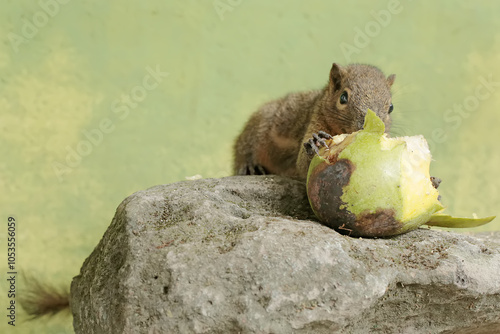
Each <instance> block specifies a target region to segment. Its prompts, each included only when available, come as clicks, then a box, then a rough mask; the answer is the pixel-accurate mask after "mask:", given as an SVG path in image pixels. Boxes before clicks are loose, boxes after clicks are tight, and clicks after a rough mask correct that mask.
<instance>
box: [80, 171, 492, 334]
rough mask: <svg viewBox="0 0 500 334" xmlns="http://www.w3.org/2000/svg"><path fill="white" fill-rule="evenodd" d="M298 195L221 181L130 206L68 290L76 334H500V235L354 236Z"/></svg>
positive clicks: (279, 187) (283, 183)
mask: <svg viewBox="0 0 500 334" xmlns="http://www.w3.org/2000/svg"><path fill="white" fill-rule="evenodd" d="M304 189H305V185H304V184H303V183H300V182H297V181H292V180H289V179H285V178H281V177H275V176H273V177H264V176H261V177H257V176H256V177H229V178H224V179H207V180H198V181H186V182H180V183H176V184H171V185H164V186H157V187H154V188H151V189H148V190H145V191H141V192H138V193H135V194H133V195H132V196H130V197H128V198H127V199H125V200H124V201H123V203H122V204H121V205H120V206H119V207H118V209H117V212H116V215H115V217H114V219H113V222H112V224H111V226H110V227H109V228H108V230H107V232H106V233H105V234H104V237H103V238H102V240H101V242H100V243H99V245H98V246H97V247H96V248H95V250H94V252H93V253H92V254H91V255H90V257H89V258H88V259H87V260H86V261H85V263H84V265H83V267H82V269H81V273H80V275H79V276H77V277H75V279H74V280H73V283H72V287H71V293H72V305H71V307H72V312H73V315H74V326H75V331H76V333H287V334H288V333H337V332H338V333H457V334H459V333H460V334H466V333H467V334H470V333H500V241H499V240H500V234H491V235H486V236H468V235H460V234H455V233H451V232H442V231H437V230H428V229H419V230H416V231H413V232H410V233H407V234H405V235H401V236H398V237H393V238H390V239H358V238H351V237H348V236H343V235H340V234H338V233H337V232H335V231H333V230H331V229H329V228H328V227H325V226H322V225H320V224H319V223H317V222H316V221H315V220H314V217H313V216H312V214H311V211H310V209H309V206H308V202H307V198H306V195H305V192H304Z"/></svg>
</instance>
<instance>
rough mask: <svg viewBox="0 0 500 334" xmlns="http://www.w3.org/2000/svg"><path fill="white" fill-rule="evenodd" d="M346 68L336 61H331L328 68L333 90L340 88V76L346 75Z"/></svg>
mask: <svg viewBox="0 0 500 334" xmlns="http://www.w3.org/2000/svg"><path fill="white" fill-rule="evenodd" d="M346 74H347V73H346V70H345V69H344V68H343V67H342V66H340V65H339V64H337V63H333V65H332V69H331V70H330V85H331V86H333V88H334V89H335V90H339V89H340V88H342V78H343V77H344V76H345V75H346Z"/></svg>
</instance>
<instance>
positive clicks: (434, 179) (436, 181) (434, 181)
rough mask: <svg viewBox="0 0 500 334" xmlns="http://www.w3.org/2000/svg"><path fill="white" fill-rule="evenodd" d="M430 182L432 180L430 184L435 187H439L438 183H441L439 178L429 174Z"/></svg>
mask: <svg viewBox="0 0 500 334" xmlns="http://www.w3.org/2000/svg"><path fill="white" fill-rule="evenodd" d="M431 182H432V186H433V187H434V188H436V189H437V188H438V187H439V185H440V184H441V179H440V178H437V177H434V176H431Z"/></svg>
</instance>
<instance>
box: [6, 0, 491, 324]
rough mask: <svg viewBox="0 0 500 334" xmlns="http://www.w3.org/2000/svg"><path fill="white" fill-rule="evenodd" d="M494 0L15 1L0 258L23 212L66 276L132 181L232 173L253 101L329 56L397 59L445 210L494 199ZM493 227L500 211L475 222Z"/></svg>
mask: <svg viewBox="0 0 500 334" xmlns="http://www.w3.org/2000/svg"><path fill="white" fill-rule="evenodd" d="M499 11H500V3H499V2H494V1H481V2H473V1H453V2H452V1H446V2H445V1H440V2H437V1H411V0H401V1H394V0H391V1H373V0H372V1H368V0H364V1H349V2H347V1H326V0H324V1H319V0H311V1H298V0H293V1H292V0H287V1H272V2H271V1H264V0H253V1H250V0H216V1H212V0H207V1H200V0H196V1H195V0H182V1H181V0H151V1H139V0H137V1H132V0H127V1H124V0H121V1H118V0H109V1H97V0H80V1H77V0H72V1H71V0H64V1H63V0H42V1H40V2H37V1H27V0H23V1H3V2H2V3H1V4H0V38H1V42H2V43H1V47H0V127H1V131H0V140H1V145H0V154H1V156H2V162H1V163H0V182H1V185H2V188H1V189H2V191H1V193H0V203H1V204H0V205H1V209H2V210H1V211H2V217H3V218H2V219H3V220H4V221H5V223H4V224H2V226H4V227H3V228H2V229H1V230H0V238H1V240H0V245H2V246H1V248H2V251H1V252H0V268H1V269H2V270H1V271H2V272H6V271H7V269H6V266H5V263H6V262H7V260H6V245H5V240H6V233H7V229H6V221H7V217H8V215H14V216H15V217H16V219H17V221H18V235H17V239H18V244H17V246H18V259H17V261H18V267H19V269H22V270H24V271H26V272H30V273H34V274H35V275H39V276H40V277H41V278H42V279H43V280H47V281H49V282H53V283H56V284H62V285H67V284H69V282H70V280H71V278H72V277H73V276H75V275H76V274H78V271H79V268H80V266H81V264H82V263H83V260H84V259H85V258H86V257H87V256H88V255H89V254H90V252H91V251H92V249H93V248H94V247H95V245H96V244H97V243H98V241H99V240H100V237H101V236H102V234H103V233H104V231H105V230H106V228H107V226H108V225H109V223H110V221H111V219H112V217H113V214H114V210H115V208H116V207H117V205H118V204H119V203H120V202H121V201H122V200H123V199H124V198H125V197H126V196H128V195H130V194H132V193H133V192H135V191H138V190H142V189H145V188H148V187H151V186H154V185H157V184H165V183H171V182H176V181H180V180H184V179H185V177H187V176H193V175H196V174H200V175H202V176H203V177H222V176H226V175H229V174H230V170H231V169H230V164H231V146H232V141H233V138H234V137H235V136H236V135H237V134H238V132H239V130H240V129H241V128H242V126H243V124H244V122H245V120H246V119H247V118H248V116H249V115H250V114H251V113H252V112H253V111H254V110H256V108H258V107H259V105H261V104H262V103H264V102H266V101H268V100H270V99H273V98H277V97H280V96H282V95H283V94H286V93H287V92H291V91H296V90H305V89H313V88H319V87H321V86H322V85H323V84H324V83H326V81H327V78H328V71H329V69H330V67H331V64H332V62H339V63H341V64H347V63H350V62H363V63H370V64H374V65H377V66H379V67H380V68H381V69H382V70H383V71H384V72H385V73H386V74H391V73H396V74H397V79H396V83H395V85H394V89H393V92H394V105H395V111H394V127H393V134H394V135H412V134H423V135H424V136H425V137H426V138H427V139H428V140H429V142H430V143H431V147H432V152H433V156H434V161H433V166H432V174H433V175H436V176H439V177H441V178H442V179H443V183H442V185H441V187H440V192H441V194H442V195H443V202H444V203H445V204H446V205H447V206H448V211H449V212H450V213H453V214H456V215H466V216H470V215H472V214H473V213H477V214H478V215H480V216H481V215H494V214H498V213H499V211H500V210H499V209H500V207H499V205H498V198H499V196H498V189H499V188H500V178H499V177H498V176H497V173H498V172H497V170H498V165H499V164H500V155H499V154H498V148H497V147H498V140H499V139H500V134H499V133H500V131H498V129H497V126H498V124H499V121H500V113H499V112H498V111H497V110H496V109H497V107H498V106H499V105H500V33H499V32H500V20H498V13H499ZM155 71H157V74H155V76H152V75H151V74H150V72H155ZM89 138H90V139H89ZM72 152H73V153H72ZM74 152H77V153H78V152H80V153H79V154H78V156H77V153H74ZM499 229H500V219H497V220H496V221H494V222H493V223H491V224H490V225H488V226H486V227H484V228H482V229H479V230H499ZM1 282H2V283H0V294H1V296H2V297H0V307H2V309H3V308H4V306H5V307H6V306H7V304H6V303H7V298H6V297H5V296H6V291H7V283H6V282H5V280H1ZM18 284H20V283H18ZM19 289H21V291H20V293H22V285H20V286H19ZM4 304H5V305H4ZM19 312H20V311H19ZM23 318H24V315H23V314H22V313H19V314H18V318H17V320H18V325H19V326H22V327H24V332H26V333H70V332H71V319H70V318H69V317H66V318H65V317H57V318H56V319H53V320H50V321H39V322H36V323H35V324H33V323H32V324H25V323H24V324H23V323H22V321H23ZM5 323H6V321H5V319H4V320H2V322H1V323H0V332H6V331H7V332H8V330H11V328H10V327H9V326H7V325H6V324H5ZM16 329H17V330H19V328H16ZM12 332H14V331H12Z"/></svg>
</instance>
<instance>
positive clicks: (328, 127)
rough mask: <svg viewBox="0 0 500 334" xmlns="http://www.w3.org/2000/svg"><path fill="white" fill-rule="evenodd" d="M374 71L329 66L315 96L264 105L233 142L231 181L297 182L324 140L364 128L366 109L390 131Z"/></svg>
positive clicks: (382, 83)
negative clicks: (270, 177)
mask: <svg viewBox="0 0 500 334" xmlns="http://www.w3.org/2000/svg"><path fill="white" fill-rule="evenodd" d="M395 78H396V75H395V74H391V75H389V76H388V77H385V75H384V74H383V73H382V71H381V70H379V69H378V68H377V67H375V66H371V65H364V64H351V65H348V66H345V67H342V66H340V65H338V64H336V63H334V64H333V65H332V68H331V70H330V77H329V81H328V84H327V85H326V86H325V87H324V88H323V89H320V90H314V91H306V92H298V93H291V94H288V95H286V96H285V97H283V98H280V99H278V100H274V101H271V102H268V103H266V104H264V105H263V106H262V107H261V108H260V109H259V110H257V111H256V112H255V113H254V114H253V115H252V116H251V117H250V119H249V120H248V122H247V123H246V125H245V127H244V129H243V132H242V133H241V134H240V135H239V136H238V138H237V139H236V141H235V144H234V147H233V150H234V164H233V172H234V174H235V175H262V174H278V175H284V176H288V177H292V178H296V179H300V180H304V181H305V179H306V176H307V170H308V168H309V163H310V161H311V158H312V156H313V155H314V153H315V152H316V153H317V152H318V147H319V146H321V145H323V146H326V144H325V142H324V139H327V138H331V136H335V135H339V134H342V133H351V132H354V131H357V130H360V129H362V128H363V124H364V118H365V115H366V111H367V109H368V108H370V109H371V110H373V111H374V112H375V113H376V114H377V116H379V117H380V118H381V119H382V121H383V122H384V123H385V128H386V132H388V131H389V129H390V125H391V115H390V114H391V113H392V111H393V110H394V106H393V104H392V95H391V86H392V84H393V83H394V80H395Z"/></svg>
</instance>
